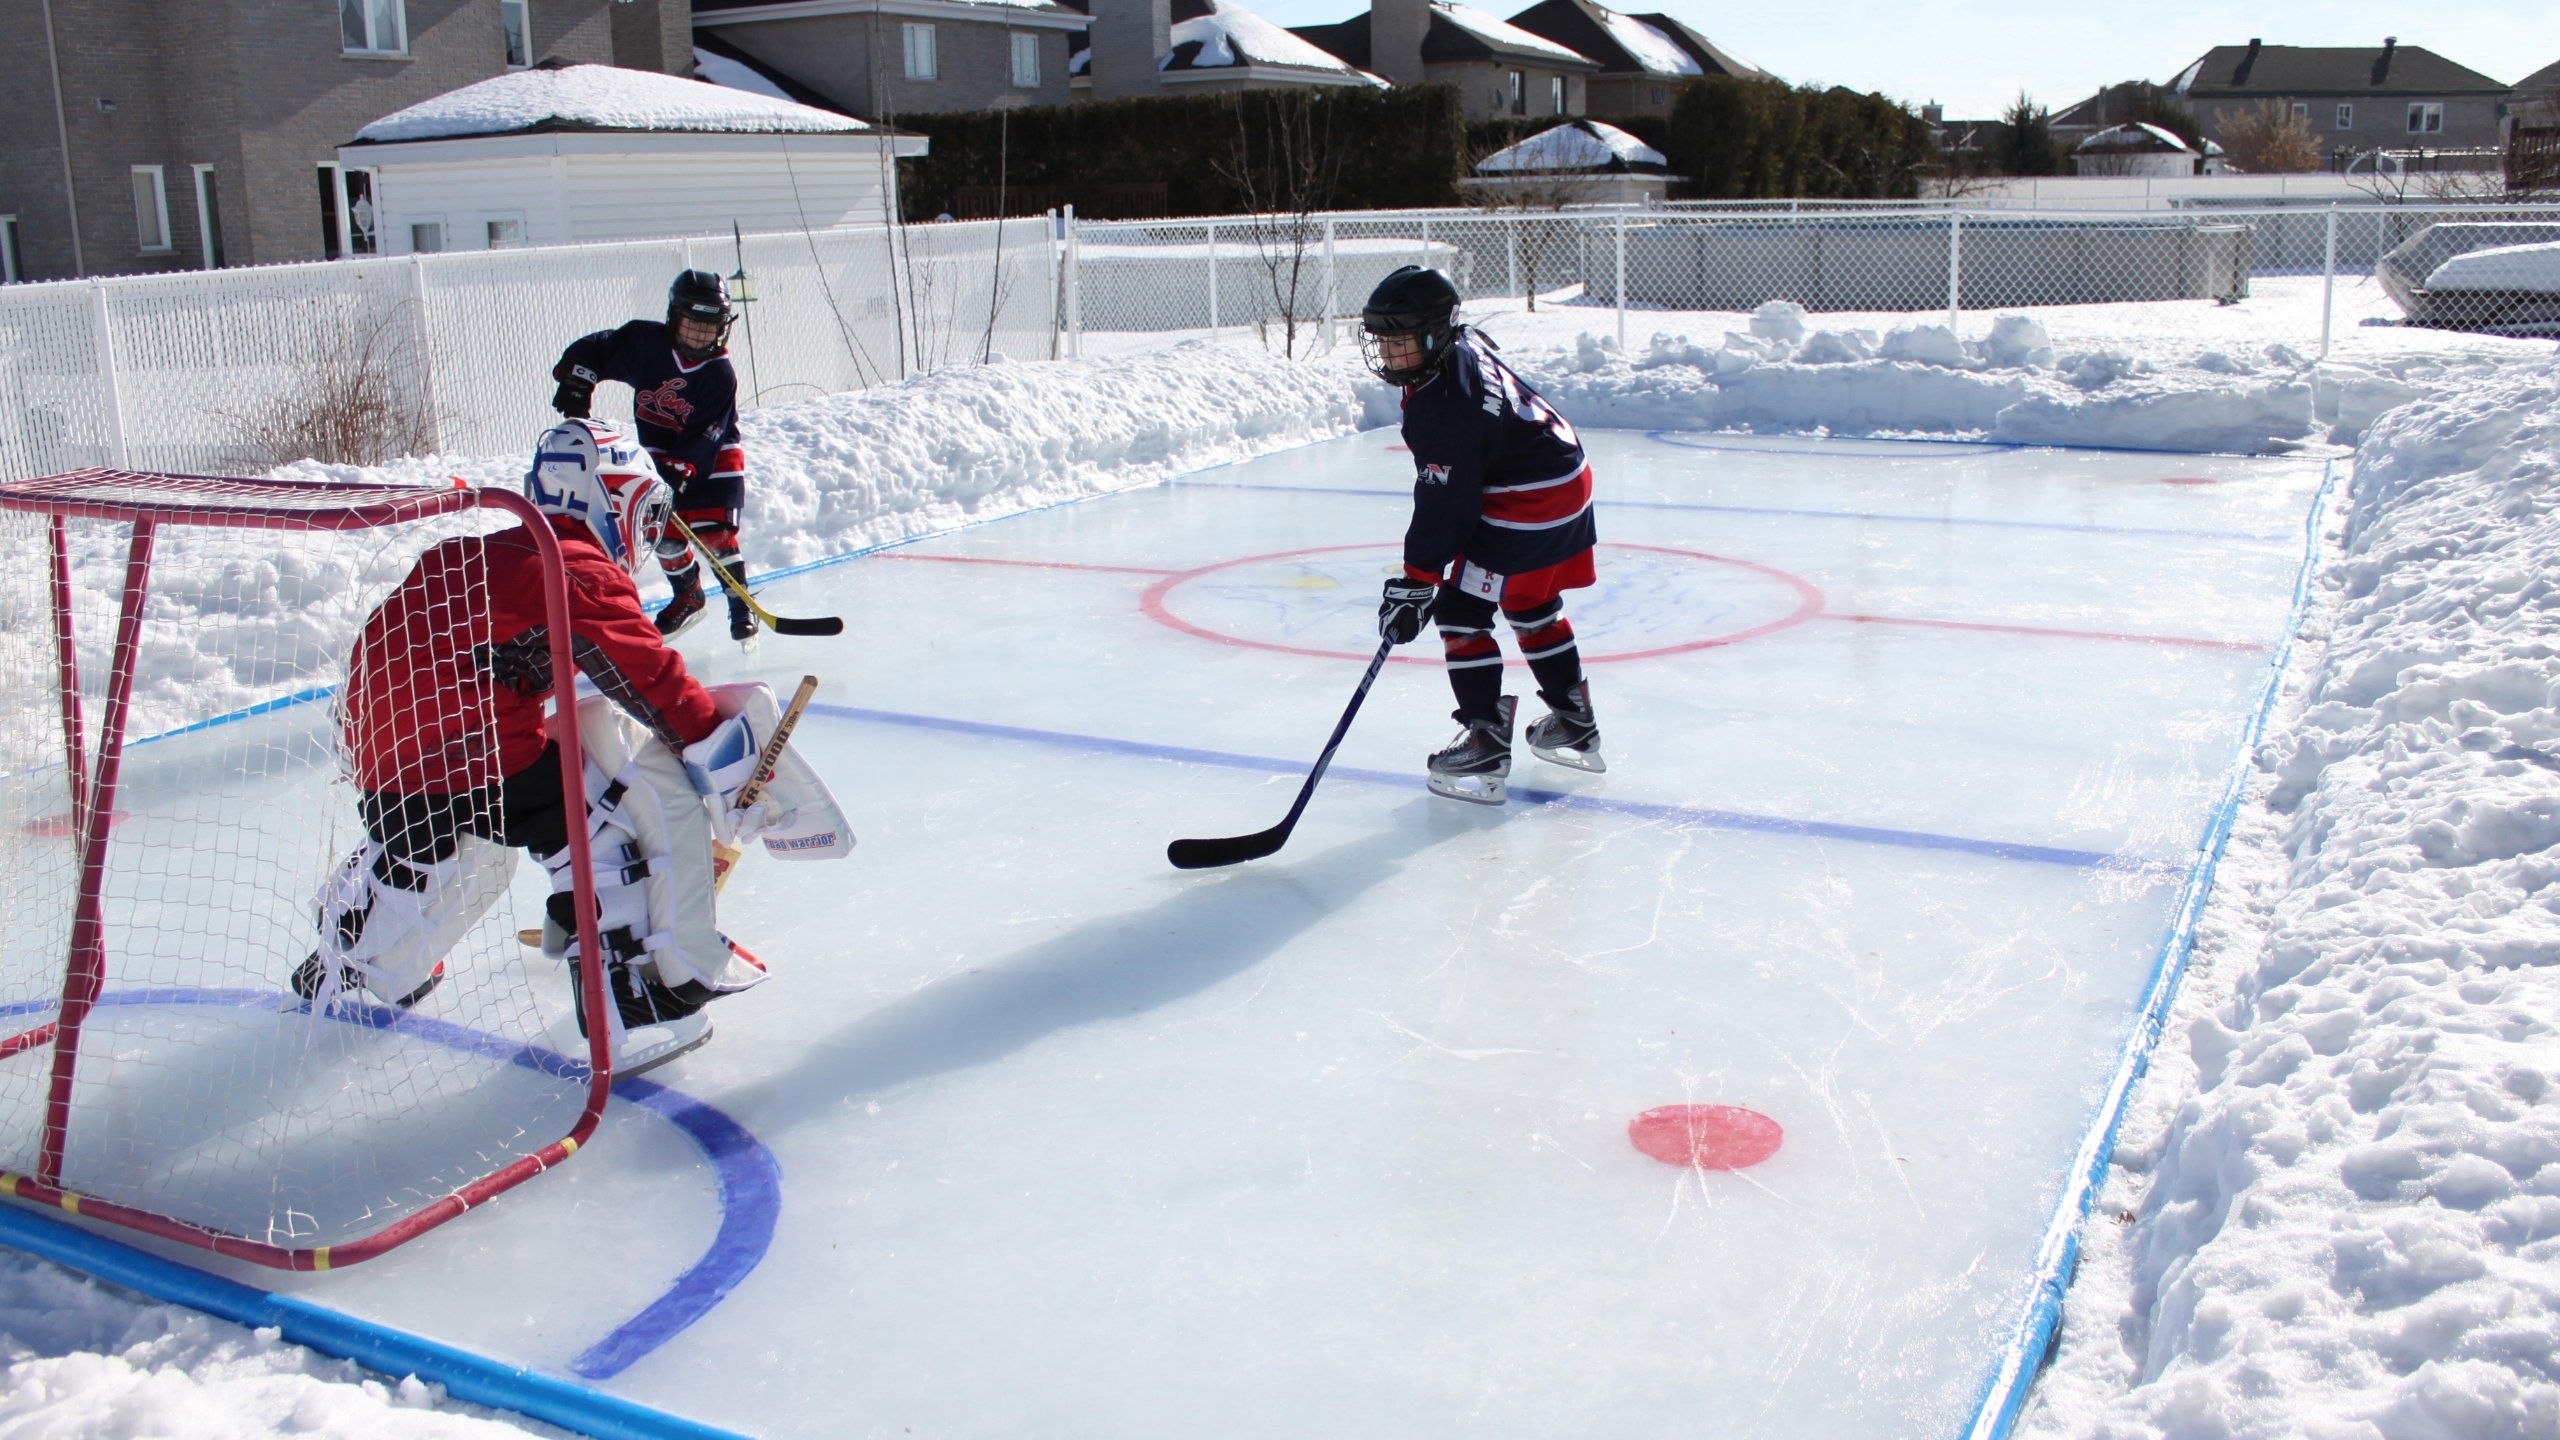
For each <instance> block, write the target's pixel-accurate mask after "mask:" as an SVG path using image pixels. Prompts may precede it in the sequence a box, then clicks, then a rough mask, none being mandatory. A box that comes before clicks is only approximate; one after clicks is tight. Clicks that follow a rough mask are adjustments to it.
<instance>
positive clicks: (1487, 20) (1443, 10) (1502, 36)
mask: <svg viewBox="0 0 2560 1440" xmlns="http://www.w3.org/2000/svg"><path fill="white" fill-rule="evenodd" d="M1431 8H1432V9H1433V10H1435V11H1438V12H1439V14H1440V17H1441V18H1442V19H1444V20H1447V21H1448V22H1449V23H1450V24H1452V25H1455V26H1457V27H1458V28H1459V29H1461V30H1464V31H1466V32H1467V33H1468V34H1470V35H1473V36H1475V37H1476V38H1477V39H1479V40H1482V41H1485V42H1487V43H1489V44H1494V45H1499V46H1502V47H1503V48H1504V49H1507V50H1527V51H1532V52H1535V53H1537V54H1541V55H1552V56H1554V57H1555V58H1556V59H1558V60H1570V61H1573V62H1574V63H1576V64H1580V65H1588V64H1590V63H1591V57H1589V56H1587V55H1584V54H1582V53H1580V52H1578V51H1574V50H1568V49H1566V48H1565V47H1564V46H1562V45H1559V44H1557V43H1556V42H1554V41H1553V40H1550V39H1548V38H1547V37H1545V36H1544V35H1532V34H1530V33H1529V32H1528V31H1526V30H1523V29H1521V28H1520V27H1519V26H1517V25H1512V24H1507V23H1505V22H1503V21H1501V20H1497V19H1495V18H1493V17H1492V16H1491V15H1488V14H1486V13H1485V12H1483V11H1482V10H1479V9H1477V8H1476V7H1474V6H1473V5H1461V4H1459V3H1458V0H1431ZM1372 63H1375V62H1374V61H1373V62H1372Z"/></svg>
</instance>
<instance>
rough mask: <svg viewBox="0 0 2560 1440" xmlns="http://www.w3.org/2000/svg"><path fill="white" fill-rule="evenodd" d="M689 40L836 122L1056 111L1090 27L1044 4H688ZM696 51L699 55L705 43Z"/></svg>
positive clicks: (1003, 0) (822, 0)
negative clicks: (798, 94) (717, 49)
mask: <svg viewBox="0 0 2560 1440" xmlns="http://www.w3.org/2000/svg"><path fill="white" fill-rule="evenodd" d="M692 6H693V29H694V34H695V35H697V36H700V37H703V38H704V39H705V40H706V41H715V40H716V41H717V42H718V44H719V45H720V46H721V47H722V48H723V50H725V51H726V52H727V53H729V54H732V55H734V56H736V57H737V58H739V59H741V60H744V61H747V62H749V63H752V64H753V65H754V66H755V67H757V68H758V69H760V70H763V71H765V72H766V73H768V74H771V75H776V76H783V77H788V78H789V79H790V80H791V81H792V82H793V83H794V84H796V85H799V86H802V87H805V88H806V90H807V91H809V92H810V93H812V94H815V95H817V96H819V97H821V98H822V99H823V100H824V102H825V104H826V105H827V106H828V108H831V109H835V110H839V111H842V112H843V113H845V114H847V115H856V116H861V117H864V118H866V119H872V120H879V121H883V122H889V123H894V122H895V121H896V119H897V117H898V116H901V115H926V114H933V113H937V112H941V111H950V110H987V109H992V108H995V107H996V106H997V104H998V103H999V102H1010V103H1018V104H1027V105H1064V104H1065V103H1067V51H1068V47H1069V45H1070V44H1071V43H1072V42H1073V41H1074V39H1075V38H1076V37H1077V36H1080V35H1082V34H1083V33H1084V31H1085V29H1086V27H1087V26H1089V25H1091V24H1092V23H1093V22H1092V20H1091V19H1090V18H1089V17H1087V16H1086V15H1085V14H1084V13H1083V12H1082V11H1079V10H1073V9H1070V8H1068V7H1067V6H1065V5H1060V4H1056V3H1054V0H692ZM706 48H709V47H708V45H707V44H706Z"/></svg>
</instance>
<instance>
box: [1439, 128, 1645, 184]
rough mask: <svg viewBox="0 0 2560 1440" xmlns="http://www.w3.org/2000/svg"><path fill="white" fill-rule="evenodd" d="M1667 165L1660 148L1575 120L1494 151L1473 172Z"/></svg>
mask: <svg viewBox="0 0 2560 1440" xmlns="http://www.w3.org/2000/svg"><path fill="white" fill-rule="evenodd" d="M1667 164H1668V162H1667V161H1665V160H1664V159H1663V158H1662V152H1661V151H1659V150H1656V149H1654V148H1653V147H1652V146H1650V145H1647V144H1646V143H1644V142H1643V141H1642V140H1639V139H1637V138H1636V137H1634V136H1633V135H1630V134H1628V133H1627V132H1626V131H1624V130H1621V129H1619V128H1618V127H1617V126H1615V125H1604V124H1602V123H1600V122H1599V121H1597V120H1576V121H1573V122H1572V123H1570V124H1566V125H1559V126H1557V127H1556V128H1554V129H1553V130H1541V131H1539V132H1538V133H1537V134H1535V135H1532V136H1530V137H1529V138H1528V139H1526V140H1523V141H1521V142H1520V143H1519V144H1517V145H1510V146H1506V147H1504V148H1502V149H1500V150H1496V151H1494V152H1493V153H1492V154H1490V155H1487V156H1486V157H1484V159H1482V160H1480V161H1478V162H1477V163H1476V172H1477V173H1478V174H1482V175H1500V174H1505V173H1508V172H1510V171H1514V170H1520V171H1538V172H1548V171H1556V170H1603V169H1608V168H1611V167H1619V168H1627V167H1633V166H1638V165H1646V166H1651V167H1652V168H1654V169H1656V170H1660V169H1663V168H1664V167H1665V165H1667Z"/></svg>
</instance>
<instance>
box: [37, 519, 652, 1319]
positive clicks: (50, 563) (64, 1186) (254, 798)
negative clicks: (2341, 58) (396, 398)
mask: <svg viewBox="0 0 2560 1440" xmlns="http://www.w3.org/2000/svg"><path fill="white" fill-rule="evenodd" d="M520 522H529V523H527V528H528V530H529V531H530V532H532V533H533V534H534V535H535V536H536V537H537V539H538V543H539V548H540V550H541V552H542V554H543V556H544V559H545V565H544V571H543V573H544V576H545V589H546V596H545V600H546V603H547V606H548V608H549V614H550V618H551V623H550V627H549V637H548V638H549V641H550V645H549V654H550V657H551V660H552V664H551V666H550V670H549V674H550V676H551V677H553V678H554V679H555V680H565V677H568V676H571V675H573V674H574V670H573V669H572V668H571V667H570V665H569V664H568V663H567V659H568V656H567V650H568V646H567V635H568V630H567V626H566V624H565V604H566V594H565V591H564V590H563V589H562V585H561V580H560V573H561V572H560V568H559V558H558V551H557V546H556V543H555V542H554V540H553V537H552V536H551V534H550V531H549V528H548V526H547V525H545V524H544V523H542V522H541V520H540V517H539V516H538V515H536V514H535V513H534V512H533V511H532V510H531V509H530V507H529V506H527V505H526V503H525V502H524V501H523V499H522V498H521V497H519V496H516V495H513V494H510V493H506V492H502V491H481V490H474V489H468V488H460V487H458V486H457V488H452V489H443V488H437V487H426V486H384V485H336V484H310V483H292V482H280V481H254V480H226V479H215V478H206V477H193V476H169V475H141V474H134V473H129V472H120V471H83V472H78V473H75V474H71V475H64V476H56V477H51V478H49V479H45V480H37V481H28V482H24V483H20V484H15V485H8V486H0V544H4V545H5V554H6V556H7V561H8V563H7V564H6V565H5V566H0V1193H5V1194H7V1195H9V1196H12V1197H15V1198H17V1199H20V1200H26V1201H33V1202H37V1203H49V1204H53V1205H56V1206H59V1207H61V1208H63V1209H65V1210H69V1211H72V1212H73V1213H76V1214H80V1215H83V1216H86V1217H89V1218H92V1219H103V1220H107V1221H111V1222H115V1223H120V1224H124V1225H128V1226H132V1227H134V1228H136V1229H140V1230H144V1231H147V1232H149V1233H152V1234H155V1235H159V1236H162V1237H163V1238H168V1239H175V1240H180V1241H184V1242H187V1243H190V1244H196V1245H201V1246H205V1247H207V1248H211V1249H215V1250H219V1251H221V1252H223V1253H226V1254H231V1255H235V1256H239V1257H241V1258H244V1259H249V1260H253V1261H257V1262H259V1263H263V1264H268V1265H273V1266H278V1267H282V1268H291V1269H327V1268H330V1267H331V1266H333V1265H345V1264H349V1263H353V1262H354V1261H357V1260H361V1259H364V1258H367V1257H369V1256H371V1255H375V1254H379V1253H381V1252H382V1251H383V1250H385V1249H388V1248H390V1247H391V1246H392V1245H396V1244H398V1243H400V1242H401V1241H402V1240H405V1239H407V1238H409V1237H411V1236H413V1235H415V1234H417V1233H420V1232H421V1231H423V1230H425V1229H428V1228H430V1227H432V1226H433V1225H435V1224H438V1223H441V1222H442V1221H443V1220H446V1219H449V1218H451V1217H452V1216H454V1215H457V1214H459V1213H461V1212H462V1211H463V1210H465V1209H468V1208H470V1207H471V1206H472V1205H475V1204H478V1203H480V1202H481V1201H482V1200H484V1199H486V1198H487V1197H488V1196H490V1195H493V1194H495V1193H497V1192H498V1191H500V1190H503V1189H506V1188H508V1187H509V1186H512V1185H514V1184H516V1183H518V1182H520V1181H522V1180H523V1179H526V1178H528V1177H530V1176H531V1175H533V1174H536V1173H539V1172H540V1171H541V1170H543V1169H545V1168H548V1167H549V1166H550V1165H552V1164H556V1163H558V1162H559V1161H560V1160H561V1159H563V1158H565V1157H566V1156H567V1155H568V1154H569V1153H571V1152H572V1151H574V1150H575V1149H576V1148H577V1146H578V1145H579V1144H580V1143H582V1142H583V1141H584V1139H585V1138H586V1136H587V1135H588V1134H589V1133H591V1132H592V1130H593V1129H594V1127H595V1125H596V1123H597V1121H598V1119H599V1118H600V1116H601V1114H602V1110H603V1106H604V1102H605V1096H606V1091H607V1088H608V1087H609V1085H610V1081H611V1076H610V1074H609V1072H608V1069H607V1066H606V1064H605V1059H606V1057H605V1054H604V1052H603V1047H602V1045H601V1043H600V1042H599V1043H596V1044H593V1045H591V1044H590V1042H588V1041H585V1040H583V1039H581V1038H580V1037H579V1035H578V1032H577V1029H576V1026H575V1022H574V1021H573V1020H572V1019H571V1012H570V994H569V987H570V984H571V981H570V978H569V971H568V968H567V967H565V966H563V965H561V964H559V962H557V961H556V960H547V959H546V958H545V957H544V956H543V955H542V953H541V952H540V951H539V950H538V949H532V948H528V947H526V946H523V945H521V944H520V943H519V942H518V939H517V929H518V927H519V926H520V925H527V924H534V923H538V922H539V919H540V917H541V913H542V911H541V906H542V903H543V900H544V897H546V896H547V895H548V893H549V889H550V885H549V880H548V876H547V874H546V872H545V871H544V870H543V868H542V866H540V865H539V864H534V863H531V862H529V861H527V862H522V863H517V859H516V857H517V852H514V851H509V850H499V849H497V847H494V846H493V847H491V848H492V850H495V851H496V856H495V858H494V861H493V863H494V864H496V865H498V866H500V867H504V866H507V865H512V867H513V868H512V873H511V874H507V873H506V872H505V871H504V870H503V868H502V869H501V870H500V874H501V875H502V877H503V878H502V880H500V881H499V882H497V883H502V884H503V885H504V887H505V893H504V894H503V895H500V896H499V897H498V899H497V901H496V903H495V904H493V905H491V906H490V908H489V909H488V911H487V913H486V914H484V915H483V916H481V917H480V918H479V919H478V921H477V922H476V923H474V924H473V925H472V926H471V927H470V929H469V930H468V932H467V933H465V934H463V935H462V937H461V939H460V940H459V942H458V943H455V944H454V945H453V946H452V947H451V948H450V950H448V951H445V952H444V956H443V966H444V970H443V979H442V981H441V983H440V984H439V985H438V986H437V987H436V988H435V989H434V990H433V991H432V992H431V993H429V994H427V995H426V996H425V997H424V998H423V999H421V1000H419V1001H418V1002H417V1003H416V1004H415V1006H414V1007H412V1008H409V1009H405V1010H404V1009H401V1008H399V1007H398V1006H397V1005H396V1004H394V1003H392V1000H393V998H395V997H383V996H376V995H373V994H371V993H370V992H369V991H367V990H366V989H364V988H363V987H362V986H359V985H337V984H333V985H323V986H321V987H320V988H319V990H318V993H317V996H316V999H317V1001H318V1002H319V1003H316V1004H315V1003H313V1001H312V1000H309V999H306V998H305V997H304V996H303V995H301V994H298V993H297V992H296V988H295V985H294V976H295V972H296V971H297V969H301V968H303V967H304V966H305V964H306V962H307V961H309V960H310V959H311V957H313V956H314V955H315V953H316V951H317V947H318V941H319V926H320V924H321V923H322V922H321V920H320V918H319V914H318V911H317V910H316V909H315V901H316V899H317V897H318V896H319V894H320V892H321V890H322V887H323V885H324V884H325V883H327V882H328V881H329V880H330V879H331V877H332V876H333V874H335V873H336V872H337V871H338V870H339V869H340V868H341V867H342V866H343V865H344V864H345V863H346V861H347V859H348V857H349V856H350V855H352V854H354V853H356V852H357V851H358V850H359V849H360V848H361V847H362V846H363V845H364V844H365V843H366V840H367V838H368V833H367V829H366V823H365V819H364V817H363V811H362V809H361V807H360V801H361V799H362V793H361V791H360V789H359V787H358V785H357V783H356V778H355V775H354V773H353V769H352V765H351V760H350V757H349V755H348V754H347V753H346V752H347V750H348V746H347V744H346V743H345V742H344V741H343V740H342V738H341V730H340V724H339V719H340V717H339V713H338V712H339V705H338V700H339V698H340V690H341V687H342V686H344V684H345V682H346V679H347V673H348V666H349V662H350V653H351V651H352V650H353V649H354V647H355V644H356V641H357V639H358V636H359V635H360V633H361V632H362V630H363V627H364V625H365V622H366V619H367V617H368V616H369V615H370V614H372V612H373V611H374V608H375V607H376V606H377V605H379V604H381V603H382V601H383V600H384V598H385V597H386V596H387V595H389V594H390V593H391V592H392V591H393V590H394V588H395V587H397V586H399V585H400V582H401V581H402V579H403V577H404V576H406V575H407V574H408V573H409V571H410V570H411V567H412V566H413V564H414V563H415V562H416V561H417V560H418V557H419V556H420V555H421V553H422V552H424V551H426V550H427V549H428V548H429V547H430V546H432V545H435V544H437V543H438V542H441V541H444V540H446V539H448V538H451V537H457V536H464V535H470V534H475V533H486V532H491V531H495V530H498V529H502V528H504V527H506V526H509V525H513V524H517V523H520ZM468 573H469V576H470V581H468V582H465V583H463V584H460V585H446V586H440V587H438V590H437V595H438V603H437V604H436V605H435V606H433V607H431V609H430V610H429V611H428V612H427V613H425V614H424V615H422V616H420V617H418V618H417V619H415V620H413V622H412V623H410V624H408V625H406V626H405V627H403V628H401V629H400V630H399V631H398V632H397V633H396V636H395V639H394V641H393V643H396V644H398V645H403V646H408V647H413V648H414V651H415V654H414V656H413V657H411V658H414V660H415V661H416V662H417V664H416V672H417V674H418V675H419V676H420V677H421V678H420V680H419V682H418V683H417V684H415V685H413V686H405V687H403V688H402V689H401V690H400V691H399V692H398V694H399V701H398V703H400V704H401V705H403V706H406V707H411V709H412V710H413V712H414V713H413V714H412V715H409V716H406V717H404V718H409V719H414V720H415V721H416V722H417V723H418V724H419V725H420V726H421V727H424V728H428V729H434V728H437V727H442V728H443V729H446V730H450V731H453V732H456V733H459V734H461V735H463V736H465V737H480V736H490V735H494V729H493V726H492V718H491V716H492V707H491V703H490V701H489V698H488V696H489V694H490V693H491V692H490V687H487V686H480V685H471V684H455V683H437V678H436V677H438V676H439V675H442V676H445V677H448V679H449V677H450V676H452V675H453V673H454V669H455V664H456V663H457V661H456V657H457V656H461V657H467V656H468V655H469V651H470V641H469V638H468V637H469V634H470V630H471V623H472V615H471V611H472V607H474V606H477V605H481V604H484V603H485V596H484V595H482V594H480V593H479V592H478V591H476V590H475V589H474V588H473V582H478V583H485V578H486V576H485V570H481V569H477V568H474V569H471V570H470V571H469V572H468ZM482 613H485V611H484V612H482ZM440 660H441V661H442V662H444V663H443V664H442V665H441V667H440V666H439V664H438V662H439V661H440ZM460 663H467V658H466V659H465V660H463V661H462V662H460ZM554 710H555V716H556V710H557V707H556V706H555V707H554ZM552 726H553V730H554V733H555V735H556V736H558V737H559V738H560V739H561V741H562V747H563V756H562V758H563V760H564V762H566V763H564V764H563V765H562V767H561V771H562V777H563V778H562V789H563V801H564V804H566V805H568V806H569V807H570V808H569V809H568V810H567V813H568V814H570V815H578V814H581V813H583V801H582V795H581V792H582V790H583V786H582V784H581V783H580V768H581V767H580V765H579V763H578V761H577V753H578V752H577V748H576V736H575V731H574V727H562V726H560V725H559V724H558V722H557V720H556V718H555V719H554V720H553V722H552ZM564 730H565V732H566V733H565V734H564V733H562V732H563V731H564ZM460 748H461V749H463V750H465V751H470V750H473V749H475V748H476V749H477V751H478V753H477V754H476V755H475V756H472V757H471V758H467V759H464V760H459V761H456V762H455V764H456V766H457V767H459V768H457V769H455V770H454V771H453V772H452V774H453V776H454V777H455V782H456V783H454V785H453V788H455V789H465V788H468V787H469V786H476V785H481V784H494V783H495V782H496V781H497V780H498V779H499V778H500V777H499V774H498V771H497V763H496V757H495V747H494V745H489V746H485V747H475V746H473V745H469V744H466V745H465V746H463V747H460ZM383 823H384V822H383V821H381V820H380V819H379V818H378V812H377V820H376V824H377V825H381V824H383ZM568 828H569V830H570V832H571V835H572V837H573V849H575V850H577V851H583V848H584V844H583V842H584V839H585V836H584V833H583V831H584V827H583V826H579V825H571V826H570V827H568ZM577 873H580V874H584V873H586V862H585V856H584V855H583V853H580V854H578V855H577ZM579 908H580V909H581V911H582V912H585V913H584V914H583V915H582V917H581V918H582V919H583V920H584V921H585V923H586V924H587V925H589V926H592V923H593V921H592V898H591V897H586V896H582V897H581V904H580V907H579ZM589 933H592V931H591V930H590V932H589ZM589 950H590V953H592V942H590V945H589ZM322 968H324V967H313V968H311V969H310V970H306V971H305V979H306V986H305V988H306V989H308V988H310V987H309V985H308V983H307V982H308V980H309V979H310V977H311V976H312V975H315V974H318V973H320V970H321V969H322ZM325 968H334V967H325Z"/></svg>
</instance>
